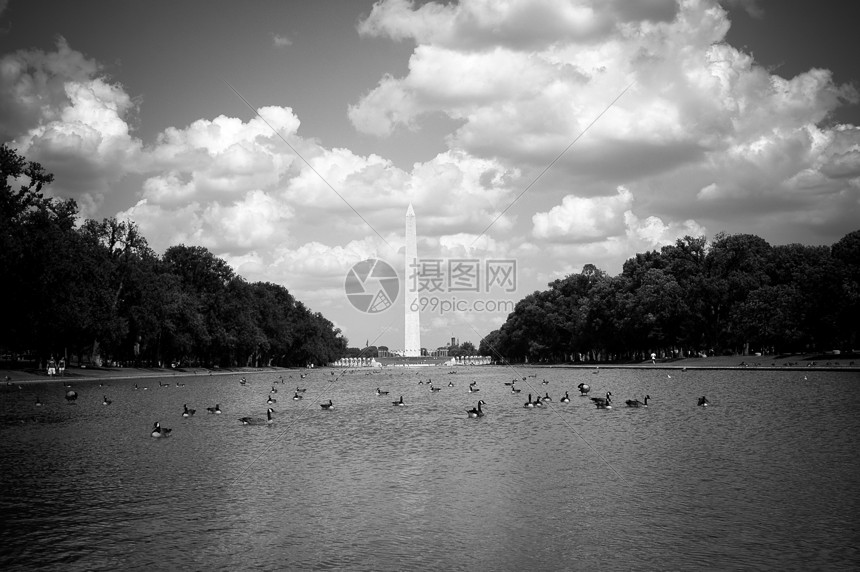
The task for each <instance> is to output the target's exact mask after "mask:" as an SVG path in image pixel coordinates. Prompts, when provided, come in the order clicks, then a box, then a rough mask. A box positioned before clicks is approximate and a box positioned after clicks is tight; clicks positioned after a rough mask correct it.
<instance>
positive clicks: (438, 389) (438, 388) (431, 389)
mask: <svg viewBox="0 0 860 572" xmlns="http://www.w3.org/2000/svg"><path fill="white" fill-rule="evenodd" d="M430 391H442V388H441V387H433V383H432V382H431V383H430Z"/></svg>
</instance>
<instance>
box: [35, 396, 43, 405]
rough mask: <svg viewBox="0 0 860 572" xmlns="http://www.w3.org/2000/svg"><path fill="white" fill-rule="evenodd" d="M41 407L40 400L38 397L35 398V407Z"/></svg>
mask: <svg viewBox="0 0 860 572" xmlns="http://www.w3.org/2000/svg"><path fill="white" fill-rule="evenodd" d="M41 406H42V400H41V399H39V396H38V395H37V396H36V407H41Z"/></svg>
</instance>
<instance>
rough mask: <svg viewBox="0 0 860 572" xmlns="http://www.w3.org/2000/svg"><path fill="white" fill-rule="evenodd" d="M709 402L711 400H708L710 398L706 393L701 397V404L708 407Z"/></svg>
mask: <svg viewBox="0 0 860 572" xmlns="http://www.w3.org/2000/svg"><path fill="white" fill-rule="evenodd" d="M708 403H710V401H708V398H707V397H705V396H704V395H703V396H702V397H700V398H699V405H701V406H702V407H707V406H708Z"/></svg>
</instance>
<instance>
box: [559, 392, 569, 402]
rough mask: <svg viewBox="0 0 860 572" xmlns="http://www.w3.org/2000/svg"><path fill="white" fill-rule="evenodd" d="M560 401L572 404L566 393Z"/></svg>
mask: <svg viewBox="0 0 860 572" xmlns="http://www.w3.org/2000/svg"><path fill="white" fill-rule="evenodd" d="M559 401H561V402H562V403H570V397H569V396H568V395H567V392H566V391H565V392H564V397H562V398H561V399H559Z"/></svg>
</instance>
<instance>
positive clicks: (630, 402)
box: [624, 395, 651, 407]
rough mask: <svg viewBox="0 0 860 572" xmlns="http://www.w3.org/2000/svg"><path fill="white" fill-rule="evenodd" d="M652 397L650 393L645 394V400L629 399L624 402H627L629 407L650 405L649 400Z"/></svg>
mask: <svg viewBox="0 0 860 572" xmlns="http://www.w3.org/2000/svg"><path fill="white" fill-rule="evenodd" d="M649 399H651V396H650V395H646V396H645V401H639V400H638V399H628V400H627V401H625V402H624V403H626V404H627V407H648V400H649Z"/></svg>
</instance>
